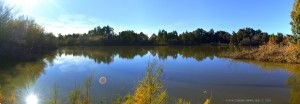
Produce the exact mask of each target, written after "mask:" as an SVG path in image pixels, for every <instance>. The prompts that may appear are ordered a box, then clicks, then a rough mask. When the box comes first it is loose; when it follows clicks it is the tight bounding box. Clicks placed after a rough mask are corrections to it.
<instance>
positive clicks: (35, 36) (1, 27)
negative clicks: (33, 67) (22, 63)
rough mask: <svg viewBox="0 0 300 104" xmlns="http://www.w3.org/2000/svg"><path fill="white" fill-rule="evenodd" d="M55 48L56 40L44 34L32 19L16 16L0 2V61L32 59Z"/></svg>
mask: <svg viewBox="0 0 300 104" xmlns="http://www.w3.org/2000/svg"><path fill="white" fill-rule="evenodd" d="M57 47H58V40H57V38H56V37H55V36H54V35H53V34H52V33H46V32H45V31H44V29H43V27H42V26H40V25H38V24H37V23H35V21H34V20H33V19H30V18H28V17H26V16H17V14H16V13H14V10H13V8H11V7H8V6H6V5H4V3H3V2H0V57H1V59H4V60H5V61H8V60H9V59H10V60H14V61H15V60H28V59H33V58H36V57H38V56H40V55H41V53H44V52H46V51H48V50H52V49H56V48H57ZM1 59H0V61H3V60H1Z"/></svg>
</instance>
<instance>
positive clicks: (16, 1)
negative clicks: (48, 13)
mask: <svg viewBox="0 0 300 104" xmlns="http://www.w3.org/2000/svg"><path fill="white" fill-rule="evenodd" d="M4 1H5V2H6V3H8V4H10V5H11V6H13V7H15V8H17V9H20V10H21V11H24V12H26V11H31V10H32V9H34V7H36V6H37V4H38V2H39V0H4Z"/></svg>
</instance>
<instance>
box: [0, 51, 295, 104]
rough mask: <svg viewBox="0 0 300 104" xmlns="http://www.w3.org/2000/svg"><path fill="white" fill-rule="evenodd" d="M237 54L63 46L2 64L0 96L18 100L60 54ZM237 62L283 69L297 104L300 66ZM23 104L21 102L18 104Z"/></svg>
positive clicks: (103, 60) (106, 60)
mask: <svg viewBox="0 0 300 104" xmlns="http://www.w3.org/2000/svg"><path fill="white" fill-rule="evenodd" d="M228 50H230V51H238V49H236V48H232V47H230V48H228V47H221V46H220V47H217V46H205V47H203V46H202V47H197V46H186V47H182V46H161V47H152V46H143V47H140V46H122V47H119V46H104V47H62V48H60V49H58V50H57V51H56V53H49V54H47V56H44V57H42V58H40V59H37V60H35V61H30V62H20V63H17V64H7V63H6V64H5V65H3V64H1V65H0V66H1V67H0V79H1V80H0V85H1V89H0V90H1V91H0V92H2V94H3V96H10V95H11V92H15V93H16V95H17V98H20V97H21V96H23V95H24V94H22V95H21V96H20V93H19V92H18V90H20V89H28V86H30V85H31V84H34V83H35V81H36V80H37V79H38V78H39V77H40V76H41V75H42V73H45V71H44V68H45V67H47V65H52V64H53V60H54V59H55V58H56V57H60V56H62V55H72V56H83V57H86V58H89V59H91V60H94V61H95V62H97V63H99V64H111V63H112V62H113V61H114V58H115V57H119V58H122V59H134V58H135V57H136V56H144V55H146V54H149V55H152V56H156V57H158V58H159V59H161V60H166V59H167V58H173V59H177V58H178V57H179V56H181V57H182V58H193V59H195V60H197V61H202V60H204V59H206V58H209V59H211V60H212V59H214V57H221V56H220V54H221V53H222V52H223V51H228ZM238 61H239V62H241V61H242V62H246V63H252V64H254V65H256V66H259V67H261V69H263V70H268V71H274V70H284V71H286V72H288V73H290V74H291V76H290V77H289V78H288V80H287V81H286V86H287V87H290V88H291V89H290V99H289V103H290V104H300V66H299V65H296V64H281V63H267V62H257V61H243V60H238ZM99 83H100V85H105V84H106V83H107V79H106V77H100V78H99ZM18 102H22V101H18Z"/></svg>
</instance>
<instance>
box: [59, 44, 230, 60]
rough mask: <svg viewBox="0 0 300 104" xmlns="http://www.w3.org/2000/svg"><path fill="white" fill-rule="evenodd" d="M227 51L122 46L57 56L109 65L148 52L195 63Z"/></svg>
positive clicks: (67, 51)
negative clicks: (115, 60) (191, 59)
mask: <svg viewBox="0 0 300 104" xmlns="http://www.w3.org/2000/svg"><path fill="white" fill-rule="evenodd" d="M225 50H228V47H221V46H220V47H212V46H207V47H195V46H186V47H182V46H172V47H171V46H170V47H169V46H164V47H151V46H144V47H139V46H134V47H132V46H122V47H118V46H115V47H110V46H107V47H63V48H60V49H59V50H58V55H59V56H61V55H63V54H65V55H73V56H84V57H87V58H90V59H93V60H94V61H95V62H97V63H105V64H110V63H112V62H113V61H114V57H116V56H119V57H120V58H122V59H133V58H134V57H136V56H141V57H143V56H144V55H146V54H147V53H148V52H149V53H150V54H151V55H152V56H156V55H157V56H158V58H159V59H162V60H165V59H167V58H168V57H171V58H173V59H176V58H177V57H178V55H182V57H183V58H194V59H196V60H197V61H202V60H203V59H205V58H207V57H209V58H210V59H211V60H212V59H213V58H214V56H216V55H218V54H219V53H221V52H222V51H225Z"/></svg>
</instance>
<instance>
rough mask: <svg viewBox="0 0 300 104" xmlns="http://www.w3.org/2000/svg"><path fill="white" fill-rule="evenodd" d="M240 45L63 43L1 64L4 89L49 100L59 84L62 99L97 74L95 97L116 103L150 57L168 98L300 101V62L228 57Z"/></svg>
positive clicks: (245, 103)
mask: <svg viewBox="0 0 300 104" xmlns="http://www.w3.org/2000/svg"><path fill="white" fill-rule="evenodd" d="M227 50H237V49H235V48H234V47H231V48H228V47H225V46H159V47H158V46H156V47H155V46H153V47H152V46H102V47H62V48H59V49H58V50H56V51H55V52H51V53H48V54H47V55H46V56H44V57H43V58H41V59H38V60H35V61H30V62H21V63H17V64H7V63H6V64H0V85H1V90H2V92H3V94H4V95H8V96H9V94H10V92H11V91H14V92H15V93H16V95H17V99H18V102H20V103H24V102H25V99H26V97H27V96H28V95H30V94H34V95H36V96H37V98H38V99H39V103H40V104H44V103H47V101H48V99H49V97H51V93H52V89H53V86H54V85H57V86H58V97H59V102H60V103H68V102H69V100H68V96H69V92H70V91H72V90H73V89H74V88H75V87H76V86H80V87H83V86H84V83H85V80H86V79H87V78H88V77H89V76H90V75H91V74H93V77H94V79H93V80H92V87H91V93H90V94H91V95H92V99H93V102H94V103H98V102H105V103H111V102H112V101H116V98H117V96H120V95H121V96H124V95H126V94H128V93H133V92H134V89H135V88H136V87H137V85H138V82H139V80H142V78H143V77H144V75H145V74H146V67H147V65H148V63H149V62H152V61H153V60H157V61H158V63H159V65H162V67H163V69H164V71H163V76H162V80H163V82H164V85H165V89H166V90H167V92H168V96H169V97H168V102H169V103H174V101H176V100H177V99H178V98H183V99H185V100H188V101H191V102H192V103H193V104H203V102H204V101H205V99H207V98H210V97H211V102H212V103H213V104H232V103H235V104H237V103H241V104H289V103H290V104H300V65H296V64H282V63H267V62H258V61H245V60H233V59H229V58H222V57H221V56H222V55H221V53H222V52H224V51H227Z"/></svg>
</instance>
